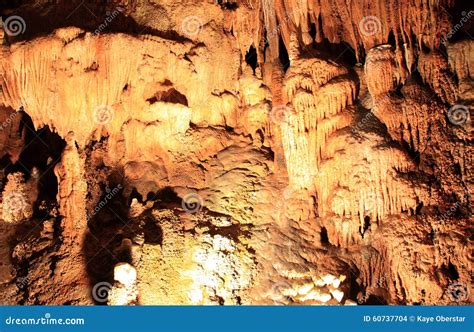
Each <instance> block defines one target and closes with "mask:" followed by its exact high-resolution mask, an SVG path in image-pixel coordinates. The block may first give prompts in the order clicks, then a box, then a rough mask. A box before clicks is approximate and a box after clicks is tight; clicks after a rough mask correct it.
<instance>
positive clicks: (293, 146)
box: [281, 51, 356, 188]
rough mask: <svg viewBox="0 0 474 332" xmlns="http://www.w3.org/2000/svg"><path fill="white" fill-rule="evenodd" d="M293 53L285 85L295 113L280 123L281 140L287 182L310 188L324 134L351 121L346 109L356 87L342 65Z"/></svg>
mask: <svg viewBox="0 0 474 332" xmlns="http://www.w3.org/2000/svg"><path fill="white" fill-rule="evenodd" d="M292 54H293V55H292V57H294V60H293V61H292V66H291V67H290V68H289V69H288V71H287V73H286V76H285V81H284V85H285V87H284V88H285V91H286V94H287V95H288V98H289V100H290V101H291V103H292V105H293V108H294V110H295V112H294V113H291V114H289V115H288V117H287V121H284V122H283V123H282V124H281V129H282V141H283V147H284V150H285V157H286V161H287V167H288V171H289V174H290V182H291V183H293V184H294V185H296V186H297V187H300V188H312V177H313V176H314V174H311V173H312V172H317V170H318V163H319V160H320V159H321V151H322V150H323V149H324V144H325V141H326V139H327V137H328V136H329V135H330V134H331V133H332V132H334V131H335V130H337V129H339V128H342V127H344V126H347V124H348V123H349V122H350V119H351V116H350V115H349V114H350V111H348V110H346V108H347V107H348V106H350V105H351V104H352V103H353V101H354V99H355V98H356V95H355V94H356V86H355V83H354V82H353V81H352V80H351V79H349V78H348V77H347V76H344V75H345V74H346V73H347V70H346V69H345V68H343V67H341V66H338V65H337V64H335V63H333V62H329V61H325V60H322V59H299V58H298V55H297V52H295V51H292ZM344 113H346V114H344ZM339 114H341V115H339ZM306 170H312V172H307V171H306Z"/></svg>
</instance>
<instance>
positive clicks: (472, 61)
mask: <svg viewBox="0 0 474 332" xmlns="http://www.w3.org/2000/svg"><path fill="white" fill-rule="evenodd" d="M448 59H449V66H450V68H451V70H452V71H453V72H454V73H456V75H457V77H458V78H459V79H460V80H461V79H465V78H468V77H469V78H470V79H472V80H474V43H473V42H472V41H469V40H465V41H460V42H456V43H453V44H449V45H448Z"/></svg>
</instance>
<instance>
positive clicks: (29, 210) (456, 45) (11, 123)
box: [0, 0, 474, 304]
mask: <svg viewBox="0 0 474 332" xmlns="http://www.w3.org/2000/svg"><path fill="white" fill-rule="evenodd" d="M77 5H78V7H77V8H76V9H77V10H76V11H74V12H72V9H71V8H72V7H74V6H73V4H72V3H71V2H62V1H58V2H49V1H44V2H39V5H35V6H33V5H32V4H29V3H28V2H25V3H20V4H18V6H16V7H15V6H12V7H13V8H6V9H5V13H6V14H7V15H13V14H16V15H22V17H25V21H26V31H25V32H24V33H23V34H15V33H11V31H8V26H6V29H7V30H5V32H7V33H5V34H4V35H3V45H1V46H0V54H1V56H0V111H1V112H0V116H1V119H0V120H2V121H3V122H2V123H3V125H2V129H3V130H2V133H1V134H2V135H0V147H1V152H2V156H4V157H3V158H4V159H5V163H7V164H12V165H16V166H18V163H19V162H20V163H21V161H22V159H21V155H22V152H24V151H26V148H27V146H28V142H27V141H26V140H25V138H24V137H25V134H24V130H27V129H28V130H29V131H30V132H32V133H33V134H35V135H39V132H40V131H41V130H42V128H46V127H47V128H50V129H51V132H52V134H51V135H57V136H58V137H59V138H60V139H61V140H63V141H64V142H63V145H61V148H58V147H56V146H53V145H54V144H52V143H50V141H47V142H46V141H45V142H44V144H45V145H46V146H47V147H48V148H49V149H50V150H51V151H55V152H54V153H51V161H48V162H46V163H44V162H41V163H40V162H39V161H38V162H37V163H35V159H34V158H33V161H32V162H31V165H32V166H31V167H26V168H25V169H20V171H18V169H17V168H12V169H10V168H5V170H6V171H5V172H4V173H6V174H4V175H3V179H4V180H3V181H4V183H3V184H2V187H3V195H2V205H1V207H2V222H1V223H0V227H1V228H2V230H4V232H2V239H1V246H0V250H1V251H2V252H3V253H4V255H2V256H1V257H2V258H1V259H2V261H1V262H0V267H1V268H2V270H1V274H0V275H1V280H0V289H2V291H3V292H2V293H3V294H5V296H2V298H1V299H2V301H1V302H2V303H8V304H15V303H21V304H94V303H95V304H106V303H109V304H321V303H323V304H356V303H357V304H373V303H387V304H388V303H390V304H448V303H459V302H461V303H470V301H471V300H470V297H469V291H468V289H469V288H470V284H471V275H472V267H471V262H472V250H471V249H472V241H471V237H472V222H471V220H472V218H471V191H472V182H473V174H472V167H471V166H472V157H471V156H472V153H471V152H472V144H471V143H472V135H471V134H472V125H471V122H470V112H471V111H472V105H473V100H474V97H473V94H472V82H473V81H472V80H473V71H472V68H473V61H474V60H473V58H474V55H473V53H472V51H471V50H472V49H473V46H472V41H471V40H449V39H448V40H446V38H447V37H446V35H447V34H448V36H449V33H450V31H452V30H451V29H452V26H453V24H454V23H455V22H453V20H454V18H453V17H451V16H450V10H452V8H453V7H456V6H457V4H456V3H455V2H454V1H439V2H436V3H433V2H431V1H426V0H417V1H403V0H390V1H376V2H373V1H370V2H369V1H355V0H353V1H349V2H344V1H326V0H318V1H286V0H285V1H281V2H277V1H273V0H261V1H257V0H250V1H221V2H219V3H215V2H213V1H200V2H198V3H194V2H192V3H190V2H187V1H178V2H176V1H114V2H112V3H108V4H105V3H104V4H102V3H100V2H99V3H92V2H90V3H89V2H86V3H85V4H79V3H77ZM84 6H86V7H87V9H89V10H91V9H92V10H93V11H94V12H95V13H96V14H97V15H94V17H90V18H89V19H85V17H86V16H85V15H86V12H87V9H85V7H84ZM64 11H69V12H71V13H72V14H71V16H70V18H68V19H62V20H61V19H58V20H57V21H55V23H54V24H52V25H51V26H45V25H44V24H39V23H36V22H38V21H39V20H40V19H41V20H43V21H44V20H45V19H46V18H49V19H52V18H55V17H58V16H60V15H61V12H64ZM334 13H337V15H333V14H334ZM469 13H470V12H469ZM87 17H89V16H87ZM8 32H10V33H8ZM460 34H461V32H460ZM341 45H342V46H343V48H344V51H343V52H342V53H345V52H347V53H348V54H349V56H348V57H343V56H342V54H341V52H339V51H338V50H340V48H338V47H340V46H341ZM252 48H253V50H254V51H252V52H251V51H250V50H251V49H252ZM338 53H339V54H338ZM17 112H25V113H26V114H27V115H28V117H30V118H31V127H32V128H27V129H25V128H23V127H21V123H22V122H21V121H20V120H21V117H18V116H16V114H17ZM48 135H49V134H48ZM42 144H43V143H42ZM48 151H49V150H48ZM33 154H34V152H33ZM38 155H40V153H39V152H38ZM41 155H43V154H41ZM57 155H59V157H58V158H56V156H57ZM43 158H44V156H43ZM48 160H49V159H48ZM33 167H38V169H39V172H40V174H39V175H38V177H39V179H38V180H37V181H36V180H35V179H36V178H35V176H33V175H34V174H36V173H35V172H36V171H33ZM48 170H53V171H54V176H55V178H56V182H54V183H49V182H46V181H44V180H42V179H44V178H42V175H43V174H44V173H46V172H47V171H48ZM38 183H43V184H42V185H39V184H38ZM48 185H49V186H53V187H55V189H56V192H57V194H55V197H41V196H40V197H36V196H35V197H33V198H32V197H30V196H31V195H27V193H28V192H33V191H34V190H35V188H36V190H37V189H38V188H40V192H41V190H42V188H46V186H48ZM38 186H39V187H38ZM56 187H57V188H56ZM459 289H461V296H459V295H458V296H457V297H456V296H453V294H454V293H455V291H456V290H459ZM463 292H464V293H463ZM456 294H458V293H456Z"/></svg>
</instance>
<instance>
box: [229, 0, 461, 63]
mask: <svg viewBox="0 0 474 332" xmlns="http://www.w3.org/2000/svg"><path fill="white" fill-rule="evenodd" d="M453 4H454V1H453V0H440V1H431V0H415V1H407V0H375V1H374V0H351V1H346V0H316V1H314V0H281V1H276V0H263V1H258V0H250V1H248V2H246V4H242V6H240V7H242V9H239V13H235V14H234V15H233V20H231V21H232V22H233V31H235V33H236V34H237V36H239V37H238V38H239V40H242V41H244V42H245V43H244V44H242V45H241V47H246V48H245V51H247V49H248V46H249V42H250V40H251V41H252V43H253V44H254V45H260V46H261V47H260V49H259V50H258V52H259V53H262V52H263V46H262V45H264V43H263V40H264V39H265V40H266V42H267V43H268V50H267V54H268V56H270V58H271V60H274V59H277V58H278V54H279V39H280V36H281V39H282V40H283V43H284V44H285V46H286V47H287V48H289V45H290V40H291V35H292V34H294V33H297V35H298V39H299V41H300V43H301V44H302V45H311V44H312V43H313V42H316V43H320V42H322V41H324V40H325V39H327V40H328V41H329V42H330V43H341V42H346V43H347V44H349V45H350V46H351V47H352V48H353V49H354V50H355V53H356V56H357V57H360V56H363V55H364V54H365V52H367V51H368V50H369V49H371V48H373V47H374V46H376V45H380V44H385V43H387V42H389V38H390V36H391V34H393V37H394V39H395V43H396V46H397V50H399V51H400V53H399V55H400V57H405V62H406V64H407V68H410V67H411V64H413V57H412V56H413V49H416V50H421V48H422V46H423V45H424V46H426V47H428V48H430V49H436V48H438V47H439V46H440V43H441V37H442V36H443V35H446V34H448V33H449V31H450V29H451V25H452V23H451V22H450V18H449V14H448V13H447V12H446V8H449V7H452V6H453ZM244 12H245V13H248V14H247V15H242V14H243V13H244ZM334 13H337V15H334ZM239 17H240V18H239ZM241 17H245V19H242V18H241ZM251 19H253V20H254V22H253V24H252V22H251ZM312 27H314V30H315V34H314V35H313V34H312V33H311V30H312ZM243 36H247V37H246V38H243ZM407 51H408V52H407ZM260 58H262V56H260Z"/></svg>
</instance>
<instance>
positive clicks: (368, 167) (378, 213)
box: [315, 134, 417, 229]
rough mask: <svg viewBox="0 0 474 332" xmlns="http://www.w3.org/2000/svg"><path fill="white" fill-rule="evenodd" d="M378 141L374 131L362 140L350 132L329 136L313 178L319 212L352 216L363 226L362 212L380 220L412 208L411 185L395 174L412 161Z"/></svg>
mask: <svg viewBox="0 0 474 332" xmlns="http://www.w3.org/2000/svg"><path fill="white" fill-rule="evenodd" d="M381 141H382V139H381V138H380V137H378V136H376V135H374V134H370V135H369V134H367V135H365V139H364V141H358V140H356V139H355V138H353V137H351V136H350V135H342V136H341V135H339V136H337V137H332V138H331V140H330V141H329V142H328V144H327V146H326V149H325V154H324V158H325V162H324V163H323V164H322V165H321V167H320V169H319V173H318V176H317V177H316V178H315V180H316V190H317V193H318V214H319V216H321V217H330V216H333V215H337V216H340V217H345V218H348V219H351V220H354V219H355V220H358V221H359V222H360V226H361V227H362V229H363V228H364V224H363V223H364V218H365V217H366V216H369V217H370V219H371V220H374V221H375V220H382V219H383V218H384V217H385V216H387V215H390V214H398V213H401V212H402V211H408V210H409V209H413V210H414V209H415V208H416V204H417V198H416V197H417V193H415V189H413V188H412V187H411V186H410V184H409V183H407V182H405V181H404V180H402V179H401V178H400V177H399V174H401V173H406V172H408V171H411V170H413V169H414V167H415V164H414V163H413V162H412V161H411V159H410V158H409V156H408V155H407V154H406V153H405V152H404V151H402V150H400V149H398V148H396V147H390V146H387V147H384V148H381V147H380V146H381V145H380V144H381ZM349 146H350V148H348V147H349ZM348 165H350V167H348Z"/></svg>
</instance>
